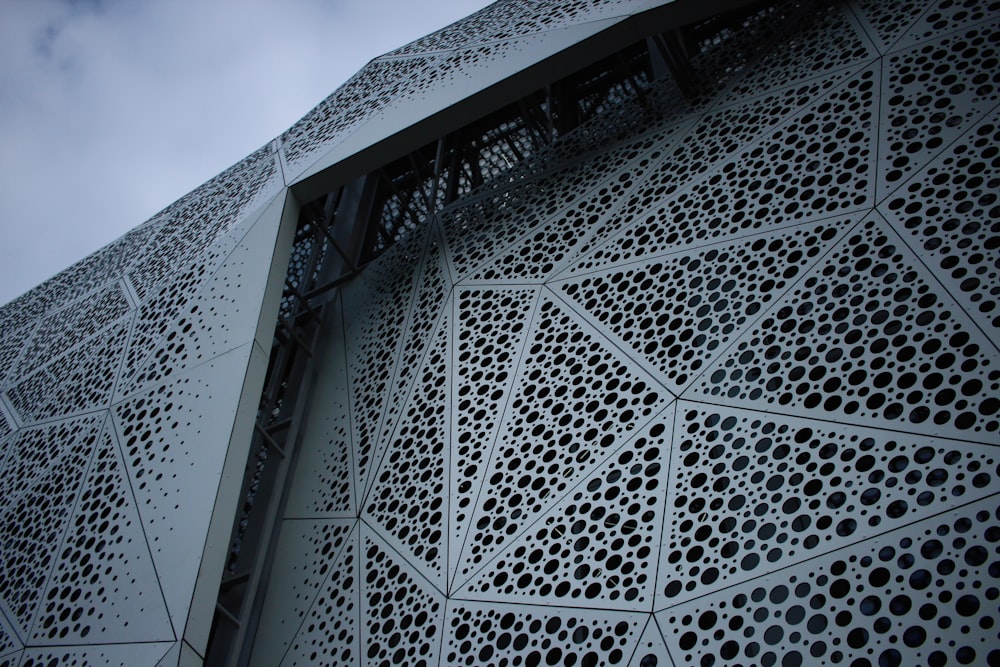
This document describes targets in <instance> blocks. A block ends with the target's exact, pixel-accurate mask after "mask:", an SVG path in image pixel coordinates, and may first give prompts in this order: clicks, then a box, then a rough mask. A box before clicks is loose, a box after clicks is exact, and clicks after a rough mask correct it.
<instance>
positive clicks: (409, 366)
mask: <svg viewBox="0 0 1000 667" xmlns="http://www.w3.org/2000/svg"><path fill="white" fill-rule="evenodd" d="M450 293H451V279H450V277H449V274H448V267H447V264H446V262H445V258H444V249H443V247H442V243H441V239H440V236H439V235H438V232H437V228H436V227H431V229H430V233H429V238H428V242H427V248H426V250H425V254H424V259H423V264H422V266H421V270H420V276H419V278H418V279H417V284H416V289H415V291H414V294H413V304H412V306H411V307H410V311H409V314H408V316H407V319H406V326H405V328H404V330H403V334H402V342H401V346H400V348H399V355H398V357H397V360H396V365H395V372H394V374H393V379H392V383H391V384H389V387H388V392H387V394H388V396H387V400H386V403H385V408H384V410H383V413H382V426H381V427H380V429H379V434H378V439H377V440H376V442H375V448H374V452H373V454H372V457H371V461H370V464H369V467H367V468H364V467H362V465H361V462H362V460H361V459H359V473H360V474H362V475H365V477H364V478H363V479H362V483H363V486H362V487H361V488H362V489H365V490H370V488H371V485H372V482H373V479H374V477H375V471H376V470H377V469H378V466H379V462H380V461H381V460H382V456H383V455H384V453H385V450H386V447H388V446H389V441H390V439H391V438H392V434H393V433H394V432H395V429H396V425H397V423H398V421H399V418H400V416H401V414H402V413H403V409H404V407H405V405H406V399H407V396H408V395H409V393H410V389H411V388H412V386H413V383H414V381H415V379H416V373H415V372H416V370H417V369H418V368H419V366H420V360H421V359H422V358H423V356H424V352H425V351H426V350H427V348H428V345H429V344H430V342H431V339H432V334H433V332H434V327H435V325H436V324H437V322H438V319H439V317H440V315H441V311H442V309H443V308H444V307H445V300H446V299H447V298H448V295H449V294H450ZM360 503H361V500H360V499H359V504H360Z"/></svg>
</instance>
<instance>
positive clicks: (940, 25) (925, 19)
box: [893, 0, 997, 51]
mask: <svg viewBox="0 0 1000 667" xmlns="http://www.w3.org/2000/svg"><path fill="white" fill-rule="evenodd" d="M922 4H923V6H924V7H926V9H927V11H925V12H924V13H923V15H922V16H921V17H920V18H919V19H918V20H916V21H914V22H913V23H912V24H911V25H910V26H909V29H908V30H907V31H906V34H904V35H903V36H902V37H900V38H899V40H898V41H897V42H896V43H895V44H893V51H896V50H899V49H905V48H908V47H910V46H913V45H915V44H920V43H923V42H927V41H928V40H932V39H934V38H935V37H937V36H938V35H941V34H944V33H946V32H952V31H954V30H961V29H962V28H967V27H969V26H971V25H973V24H976V23H980V22H982V21H990V20H992V19H995V18H996V15H997V6H996V3H995V2H992V0H963V1H962V2H955V1H954V0H928V1H927V2H925V3H922Z"/></svg>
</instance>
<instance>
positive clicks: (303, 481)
mask: <svg viewBox="0 0 1000 667" xmlns="http://www.w3.org/2000/svg"><path fill="white" fill-rule="evenodd" d="M337 305H338V308H337V309H336V313H337V314H338V316H336V317H333V318H331V319H332V320H333V321H332V322H331V323H330V324H329V325H328V326H327V327H325V328H324V329H323V332H324V334H325V337H324V347H325V348H326V352H325V353H324V354H323V356H322V358H321V359H319V360H318V361H317V362H316V368H317V379H316V384H315V386H314V387H313V392H312V397H311V401H312V403H313V405H316V406H319V408H318V409H319V411H321V415H322V416H321V417H318V418H315V417H314V418H313V419H309V420H307V421H306V424H305V430H304V432H303V434H302V441H301V443H300V444H299V445H298V450H299V460H298V463H297V467H296V471H295V483H294V484H293V485H292V488H291V491H290V492H289V498H288V505H287V506H286V509H285V516H286V517H289V518H302V517H333V516H357V509H356V507H357V500H356V494H355V488H354V480H355V479H356V477H355V475H354V456H355V450H354V448H353V443H352V438H351V412H350V398H349V395H348V390H347V358H346V356H345V342H344V332H343V321H342V318H341V317H339V314H340V308H339V304H337Z"/></svg>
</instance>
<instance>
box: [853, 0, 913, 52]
mask: <svg viewBox="0 0 1000 667" xmlns="http://www.w3.org/2000/svg"><path fill="white" fill-rule="evenodd" d="M853 4H854V8H855V13H856V14H857V15H858V18H859V20H860V21H861V22H862V24H863V25H864V26H865V30H866V31H867V32H868V34H869V35H871V38H872V39H873V40H874V41H875V45H876V47H877V48H878V51H879V53H887V52H889V51H890V50H891V47H892V45H893V44H895V43H896V41H898V40H899V38H900V36H901V35H902V34H903V33H904V32H906V30H907V28H909V27H910V26H911V25H912V24H913V22H914V21H915V20H917V18H918V17H919V16H920V14H922V13H923V12H925V11H927V4H928V3H927V1H926V0H854V3H853Z"/></svg>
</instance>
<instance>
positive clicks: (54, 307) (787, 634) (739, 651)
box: [0, 0, 1000, 666]
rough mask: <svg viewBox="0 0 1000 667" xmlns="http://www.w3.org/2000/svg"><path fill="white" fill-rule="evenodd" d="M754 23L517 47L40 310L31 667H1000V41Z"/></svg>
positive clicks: (169, 214)
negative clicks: (245, 666) (748, 666)
mask: <svg viewBox="0 0 1000 667" xmlns="http://www.w3.org/2000/svg"><path fill="white" fill-rule="evenodd" d="M716 4H717V5H718V6H716ZM716 4H713V3H706V2H701V3H693V2H684V1H677V2H673V3H664V2H654V1H644V2H640V1H638V0H636V1H620V2H603V3H596V2H595V3H586V2H572V3H565V2H558V3H557V2H539V1H529V0H520V1H509V2H499V3H496V4H495V5H492V6H490V7H488V8H486V9H484V10H482V11H481V12H478V13H476V14H474V15H472V16H470V17H469V18H467V19H465V20H463V21H461V22H459V23H457V24H454V25H453V26H449V27H448V28H445V29H443V30H442V31H439V32H438V33H434V34H432V35H430V36H428V37H426V38H424V39H422V40H418V41H417V42H414V43H412V44H410V45H407V46H405V47H402V48H401V49H399V50H397V51H395V52H392V53H389V54H386V55H385V56H383V57H381V58H378V59H376V60H374V61H372V63H370V64H369V65H368V66H367V67H366V68H365V69H363V70H362V71H361V72H359V73H358V75H356V76H355V77H354V78H352V79H351V80H350V81H349V82H347V83H346V84H345V85H344V86H343V87H341V88H340V89H338V90H337V91H336V92H335V93H334V94H333V95H331V97H330V98H328V99H327V100H325V101H324V102H323V103H321V104H320V105H319V106H318V107H317V108H316V109H314V110H313V111H312V112H310V113H309V114H308V115H307V116H306V117H305V118H304V119H303V120H302V121H300V122H299V123H297V124H296V125H295V126H294V127H293V128H291V129H290V130H289V131H288V132H287V133H285V134H284V135H282V136H281V137H279V138H278V139H277V140H275V141H274V142H271V143H269V144H268V145H266V146H264V147H263V148H261V149H260V150H258V151H257V152H255V153H254V154H252V155H251V156H249V157H248V158H247V159H245V160H244V161H242V162H240V163H238V164H237V165H235V166H234V167H232V168H231V169H229V170H227V171H226V172H223V173H222V174H220V175H219V176H218V177H216V178H214V179H212V180H211V181H209V182H208V183H206V184H205V185H204V186H202V187H200V188H199V189H197V190H195V191H194V192H192V193H190V194H189V195H187V196H185V197H183V198H182V199H180V200H178V201H177V202H176V203H174V204H173V205H171V206H170V207H168V208H167V209H165V210H164V211H163V212H161V213H159V214H158V215H157V216H154V218H152V219H151V220H149V221H147V222H146V223H144V224H142V225H140V226H139V227H137V228H136V229H134V230H133V231H131V232H129V233H128V234H127V235H125V236H124V237H122V238H121V239H119V240H118V241H116V242H114V243H113V244H111V245H109V246H107V247H106V248H105V249H103V250H101V251H99V252H98V253H95V254H94V255H92V256H91V257H88V258H86V259H85V260H83V261H82V262H80V263H78V264H76V265H74V266H73V267H71V268H69V269H67V270H66V271H65V272H63V273H61V274H59V275H57V276H55V277H54V278H53V279H51V280H50V281H47V282H46V283H43V284H42V285H40V286H39V287H38V288H36V289H34V290H32V291H31V292H28V293H27V294H25V295H24V296H22V297H20V298H18V299H16V300H15V301H13V302H12V303H10V304H8V305H7V306H4V307H3V308H2V309H0V332H2V336H0V389H2V393H0V457H2V468H0V485H2V491H0V534H2V535H3V552H2V555H0V611H2V615H0V664H8V665H25V666H26V665H34V664H50V663H51V662H53V661H54V662H55V663H56V664H60V663H75V664H96V663H99V664H122V665H126V664H127V665H141V664H148V665H160V664H162V665H167V664H171V665H176V664H200V663H201V662H203V661H206V657H207V662H209V663H211V664H222V661H223V660H227V661H228V663H229V664H238V663H240V662H246V661H249V662H251V663H252V664H261V665H271V664H289V665H290V664H362V663H373V664H387V663H394V664H420V663H423V664H442V665H444V664H477V663H478V664H501V663H503V664H636V665H639V664H642V665H652V664H675V665H686V664H734V663H753V664H779V663H780V664H782V665H794V664H813V663H817V662H826V663H833V664H836V663H844V664H850V665H863V664H870V665H874V664H879V665H882V664H888V665H892V664H898V665H907V664H955V663H957V664H1000V654H998V653H997V651H996V649H995V648H994V647H995V646H997V645H998V629H997V626H996V621H997V618H998V615H1000V614H998V601H997V600H998V598H1000V591H998V588H997V581H998V580H1000V550H998V549H1000V547H998V544H1000V510H998V502H997V495H996V494H997V491H998V489H1000V482H998V480H997V475H998V474H1000V470H998V461H997V449H996V447H997V445H998V444H1000V442H998V440H1000V438H998V435H997V433H998V418H997V412H998V408H1000V400H998V396H1000V368H998V364H1000V353H998V350H997V342H998V339H1000V334H998V328H1000V317H998V314H997V305H996V300H997V297H998V295H1000V241H998V239H1000V221H998V218H1000V213H998V208H997V204H996V192H997V186H998V185H1000V163H998V154H997V145H998V143H1000V142H998V139H1000V135H998V133H1000V129H998V128H1000V126H998V124H997V121H998V104H1000V91H998V86H1000V74H998V72H1000V68H998V67H997V62H998V60H997V43H998V34H1000V33H998V19H1000V8H998V7H997V6H996V3H989V2H973V1H969V2H965V3H955V2H951V1H942V2H938V3H930V5H928V3H925V2H909V3H908V2H896V3H883V2H875V1H874V0H872V1H868V0H853V1H852V2H846V3H828V2H754V3H737V4H738V6H734V3H716ZM723 10H727V11H723ZM276 322H277V326H276V325H275V323H276Z"/></svg>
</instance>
